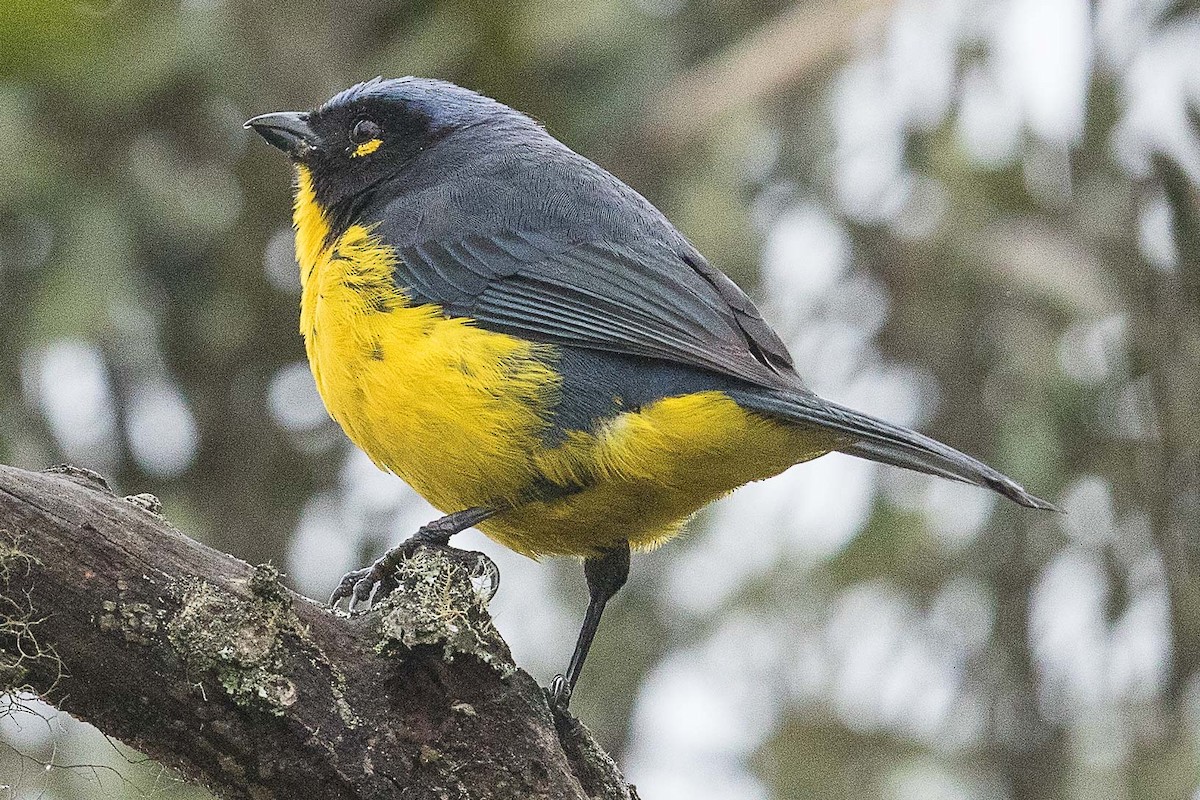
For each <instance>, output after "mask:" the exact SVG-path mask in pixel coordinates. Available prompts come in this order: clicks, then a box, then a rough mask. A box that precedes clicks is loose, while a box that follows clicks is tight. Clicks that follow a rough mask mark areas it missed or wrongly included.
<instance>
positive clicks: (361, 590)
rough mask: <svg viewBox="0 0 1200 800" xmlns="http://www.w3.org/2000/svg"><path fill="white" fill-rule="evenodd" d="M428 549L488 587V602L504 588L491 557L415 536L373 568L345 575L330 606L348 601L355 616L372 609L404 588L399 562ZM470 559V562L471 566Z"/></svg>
mask: <svg viewBox="0 0 1200 800" xmlns="http://www.w3.org/2000/svg"><path fill="white" fill-rule="evenodd" d="M425 547H431V548H434V549H437V550H441V551H442V552H443V553H445V554H446V555H447V556H449V557H450V558H452V559H454V560H456V561H458V562H459V563H460V564H462V565H463V566H464V567H465V568H466V570H467V571H468V572H469V573H470V574H471V578H472V580H473V581H474V580H477V579H482V580H483V581H484V583H485V584H486V587H487V588H486V590H485V593H486V600H485V602H488V601H490V600H491V599H492V597H493V596H494V595H495V594H496V591H497V590H498V589H499V588H500V569H499V567H497V566H496V562H494V561H492V559H491V558H489V557H488V556H487V555H485V554H483V553H479V552H475V551H471V550H460V549H458V548H457V547H451V546H449V545H447V544H441V543H438V542H427V541H422V540H421V539H419V538H416V537H414V538H412V539H409V540H408V541H406V542H404V543H403V544H401V545H400V546H399V547H398V548H396V549H394V550H391V551H389V552H387V553H385V554H384V555H383V556H382V557H380V558H379V559H377V560H376V561H375V562H374V563H373V564H371V566H369V567H363V568H362V569H356V570H354V571H352V572H347V573H346V574H345V575H343V576H342V580H341V581H340V582H339V583H338V585H337V588H336V589H334V590H333V593H332V594H331V595H330V596H329V605H331V606H336V605H337V604H338V603H340V602H341V601H342V600H346V599H347V598H348V599H349V603H347V609H348V610H349V611H350V612H351V613H354V612H355V611H358V610H360V609H362V608H370V607H371V606H372V605H373V604H374V603H376V602H378V601H380V600H382V599H383V598H385V597H387V596H388V595H389V594H391V593H392V592H394V591H396V589H398V588H399V587H400V582H399V581H398V580H397V579H396V569H397V567H398V565H399V563H400V562H401V561H404V560H406V559H409V558H412V557H413V556H415V555H416V554H417V551H418V550H420V549H422V548H425ZM468 559H469V561H470V563H467V561H468Z"/></svg>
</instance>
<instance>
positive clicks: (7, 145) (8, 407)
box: [0, 0, 1200, 800]
mask: <svg viewBox="0 0 1200 800" xmlns="http://www.w3.org/2000/svg"><path fill="white" fill-rule="evenodd" d="M0 10H2V12H3V13H0V142H2V143H3V146H0V176H2V177H3V180H2V181H0V459H2V460H3V461H5V462H7V463H13V464H16V465H19V466H24V467H29V468H40V467H43V466H46V465H48V464H51V463H54V462H57V461H62V460H70V461H74V462H76V463H80V464H83V465H85V466H89V467H93V468H96V469H99V470H101V471H103V472H105V473H106V474H108V475H109V476H110V478H111V479H113V481H114V483H115V484H116V485H117V486H118V487H119V488H121V489H124V490H125V491H127V492H135V491H152V492H154V493H156V494H158V495H159V496H160V497H161V498H162V499H163V501H164V503H165V506H166V513H167V515H168V516H169V517H170V518H171V519H172V520H173V521H174V522H176V523H177V524H178V525H179V526H180V527H181V528H183V529H184V530H186V531H188V532H189V533H190V534H192V535H194V536H197V537H199V538H202V539H204V540H205V541H207V542H209V543H210V544H212V545H214V546H216V547H218V548H221V549H223V550H227V551H229V552H232V553H234V554H236V555H238V556H240V557H242V558H245V559H247V560H249V561H252V562H261V561H267V560H271V561H274V562H276V563H280V564H282V565H285V567H286V568H287V569H289V570H290V571H291V572H292V573H293V576H294V580H295V582H296V585H297V586H298V588H300V589H301V590H303V591H307V592H312V593H318V592H324V591H328V589H329V586H330V583H331V581H332V580H333V578H334V577H335V576H336V574H338V573H339V572H340V570H341V569H343V568H349V567H351V566H357V565H358V563H359V562H361V561H362V560H364V559H365V558H367V557H368V556H369V555H371V554H372V553H374V552H376V551H377V550H378V549H379V548H380V547H382V546H384V545H385V544H386V543H388V542H389V541H390V540H393V539H395V538H398V537H399V536H401V535H403V534H404V533H405V532H406V531H409V530H411V529H412V528H413V527H414V526H415V525H416V524H419V523H420V522H422V521H424V517H425V516H426V515H428V514H429V513H431V512H430V511H429V509H428V508H427V507H426V506H424V505H423V504H421V502H420V501H419V500H417V499H416V498H414V497H413V496H412V495H411V493H407V492H405V490H403V488H402V487H399V486H398V482H397V481H395V480H394V479H389V478H387V477H385V476H380V475H377V474H375V473H374V472H373V468H371V467H370V466H369V465H364V464H363V462H362V459H361V458H359V457H357V456H355V455H354V454H353V453H352V452H351V450H350V448H349V447H348V445H347V443H346V442H345V440H344V439H343V437H342V436H341V434H340V432H338V431H337V430H336V428H335V427H334V426H333V424H332V423H331V422H330V421H329V420H328V419H327V418H326V417H325V416H324V415H323V413H322V412H321V410H320V408H319V406H316V405H315V403H314V396H313V393H312V389H311V381H309V380H308V378H307V373H306V371H305V369H304V367H303V365H302V363H301V362H302V359H303V348H302V343H301V341H300V339H299V335H298V333H297V329H296V327H297V326H296V316H297V311H296V301H297V298H296V294H297V282H296V279H295V275H294V272H293V270H294V265H293V264H292V261H291V252H290V242H289V239H288V232H287V225H288V208H289V204H290V199H289V187H288V176H287V171H286V167H285V165H284V164H283V163H282V161H281V159H280V158H279V157H278V154H277V153H275V152H274V151H270V150H269V148H266V147H265V146H262V145H261V143H259V142H256V141H252V137H251V136H250V135H249V134H248V133H246V132H244V131H243V130H242V129H241V122H242V121H243V120H244V119H246V118H247V117H249V116H251V115H253V114H256V113H260V112H264V111H270V110H282V109H288V108H303V107H307V106H310V105H313V104H315V103H317V102H319V101H320V100H322V99H324V98H325V97H326V96H328V95H329V94H331V93H333V92H334V91H336V90H338V89H341V88H344V87H345V86H346V85H348V84H350V83H352V82H354V81H357V80H361V79H364V78H368V77H371V76H374V75H376V74H384V75H404V74H419V75H428V76H436V77H442V78H447V79H450V80H454V81H456V82H459V83H462V84H464V85H467V86H470V87H472V88H475V89H477V90H479V91H482V92H485V93H487V94H491V95H493V96H496V97H498V98H500V99H502V100H504V101H505V102H507V103H509V104H511V105H514V106H516V107H518V108H521V109H522V110H524V111H526V112H528V113H530V114H532V115H533V116H535V117H537V118H538V119H540V120H542V121H543V122H544V123H545V124H546V125H547V126H548V128H549V129H550V130H551V131H552V132H553V133H554V134H555V135H557V136H559V137H560V138H562V139H563V140H564V141H566V142H567V143H568V144H569V145H571V146H572V147H574V148H575V149H577V150H579V151H580V152H583V153H585V154H587V155H588V156H589V157H591V158H593V159H594V160H596V161H597V162H599V163H600V164H602V165H604V166H606V167H607V168H609V169H610V170H612V171H614V172H615V173H616V174H618V176H620V177H622V178H623V179H625V180H626V181H627V182H629V183H631V184H632V185H633V186H635V187H636V188H638V189H639V190H641V191H642V192H643V193H645V194H646V195H647V196H648V197H649V198H650V199H651V200H652V201H653V202H655V203H656V204H658V205H659V206H660V207H661V208H662V209H663V210H664V211H665V212H666V213H667V214H668V216H670V217H671V218H672V219H673V220H674V221H675V222H676V223H677V224H678V225H679V226H680V227H681V228H682V229H683V230H684V232H685V233H687V234H688V235H689V236H690V237H692V238H693V240H694V241H695V242H696V243H697V245H698V246H699V247H700V249H701V250H702V251H704V252H705V253H706V254H708V256H709V257H710V258H711V260H713V262H714V263H716V264H718V265H719V266H720V267H722V268H723V269H725V270H726V271H727V272H729V273H730V274H731V275H732V276H733V277H734V278H735V279H736V280H738V281H739V282H740V283H741V284H742V285H743V286H745V287H746V288H747V289H749V290H751V291H752V293H753V294H755V295H756V296H757V297H759V298H761V299H762V300H763V307H764V311H765V312H766V313H767V316H768V317H769V318H770V319H771V320H772V322H773V323H775V324H776V325H777V327H778V328H779V329H780V331H781V333H782V334H783V335H784V338H785V339H786V340H787V341H788V342H789V344H790V345H791V346H792V349H793V352H794V353H795V355H796V357H797V363H798V364H799V365H800V370H801V372H802V374H804V375H805V376H806V377H808V378H809V380H810V381H811V383H812V384H813V386H814V388H816V389H817V390H818V391H821V392H822V393H824V394H827V395H828V396H830V397H831V398H833V399H836V400H839V401H843V402H848V403H851V404H854V405H858V406H860V407H864V408H867V409H868V410H872V411H874V412H876V413H879V414H881V415H884V416H887V417H889V418H892V419H895V420H897V421H900V422H906V423H909V424H914V425H919V426H920V427H921V428H922V429H923V430H925V431H927V432H929V433H931V434H933V435H935V436H938V437H939V438H943V439H944V440H946V441H948V442H950V443H952V444H954V445H955V446H958V447H960V448H961V449H963V450H966V451H967V452H970V453H973V454H976V455H979V456H980V457H983V458H984V459H985V460H988V461H989V462H991V463H993V464H995V465H996V466H997V467H999V468H1001V469H1003V470H1005V471H1006V472H1009V473H1010V474H1012V475H1014V476H1016V477H1017V478H1018V479H1019V480H1021V481H1022V482H1024V483H1025V484H1026V485H1027V486H1029V487H1030V488H1032V489H1034V490H1035V491H1037V492H1038V493H1039V494H1042V495H1043V496H1047V497H1049V498H1051V499H1053V500H1055V501H1056V502H1060V503H1061V504H1062V505H1064V507H1065V508H1066V509H1067V511H1068V512H1069V514H1068V515H1067V516H1066V517H1059V516H1056V515H1038V514H1032V513H1029V512H1026V511H1024V510H1022V509H1018V508H1015V507H1009V506H1008V505H1007V504H1001V503H999V502H996V501H993V500H992V499H990V498H989V497H987V496H985V495H983V494H982V493H980V492H976V491H974V490H971V489H967V488H959V487H955V486H950V485H948V484H944V483H937V482H934V481H932V480H929V479H926V478H923V477H912V476H906V475H902V474H899V473H897V472H895V471H889V470H881V469H876V468H873V467H868V466H865V465H861V464H855V463H851V462H850V461H849V460H847V459H842V460H838V459H837V458H836V457H831V458H830V459H823V460H822V461H821V462H818V463H815V464H812V465H805V466H802V467H799V468H797V469H795V470H792V471H790V472H789V473H787V474H786V475H785V476H782V477H780V478H778V479H775V480H773V481H770V482H767V483H765V484H761V485H757V486H754V487H751V488H749V489H747V490H745V491H743V492H740V493H738V494H736V495H735V496H734V497H733V498H731V499H730V500H728V501H725V502H724V503H722V504H719V505H718V506H717V507H714V508H713V509H711V510H709V511H706V512H705V513H703V514H702V515H701V516H700V517H699V518H698V520H697V522H696V523H695V525H694V526H693V528H694V529H695V533H693V534H692V535H691V536H689V537H687V538H685V539H683V540H681V541H678V542H675V543H673V544H671V545H670V546H668V547H666V548H664V549H662V550H660V551H657V552H655V553H652V554H648V555H646V556H643V557H642V558H640V559H639V560H638V561H637V562H636V563H635V567H634V574H633V578H632V580H631V583H630V585H629V587H628V588H627V589H626V591H625V592H624V593H623V594H622V596H621V598H620V599H619V600H618V601H617V602H616V603H615V604H614V605H613V606H612V608H611V611H610V612H609V614H608V615H606V619H605V626H604V628H603V630H602V632H601V636H600V639H599V640H598V642H597V646H596V649H595V651H594V655H593V656H592V660H591V661H590V662H589V667H588V672H587V674H586V675H585V676H584V680H583V682H582V684H581V687H580V693H579V695H578V698H577V700H576V705H575V709H576V711H577V713H579V714H580V716H581V717H582V718H583V719H585V720H586V721H587V722H588V724H589V725H591V726H592V727H593V728H594V729H596V730H598V731H599V732H600V733H601V734H602V736H603V737H604V738H605V739H606V741H607V742H608V743H609V745H610V746H611V748H612V749H613V751H614V752H615V753H616V754H617V755H618V756H619V758H620V759H621V760H622V762H623V763H624V764H626V765H627V767H628V770H629V772H630V773H631V776H632V777H633V779H634V780H635V781H638V782H639V783H640V784H641V786H642V789H643V796H644V797H646V798H647V800H650V799H651V798H658V800H662V799H663V798H673V797H689V798H699V797H734V796H737V797H755V798H757V797H778V798H792V797H823V798H824V797H830V798H837V797H847V798H850V797H854V798H870V797H880V798H910V797H912V798H917V797H919V798H931V797H955V798H960V797H989V798H990V797H1012V798H1014V800H1025V799H1026V798H1057V797H1077V798H1131V800H1132V799H1133V798H1138V799H1140V798H1175V797H1181V796H1188V795H1191V794H1192V793H1193V792H1194V791H1196V788H1197V784H1198V783H1200V775H1198V772H1200V767H1198V766H1197V765H1198V764H1200V748H1198V747H1197V744H1196V739H1195V737H1196V723H1197V716H1196V713H1197V712H1196V708H1197V702H1198V700H1197V698H1198V697H1200V693H1198V687H1200V684H1198V683H1197V675H1198V674H1200V589H1197V587H1198V586H1200V575H1198V571H1200V200H1198V196H1200V192H1198V188H1197V187H1198V185H1200V184H1198V180H1200V143H1198V142H1197V138H1196V137H1197V124H1196V123H1197V113H1196V109H1197V108H1198V107H1200V82H1198V79H1197V76H1200V58H1198V57H1197V55H1196V54H1195V50H1196V48H1195V47H1194V43H1195V41H1197V40H1200V39H1198V38H1197V37H1200V18H1198V13H1200V12H1198V11H1197V10H1196V9H1195V7H1194V6H1192V5H1190V4H1178V3H1176V4H1172V3H1168V2H1149V3H1143V4H1127V3H1121V2H1116V0H1109V1H1108V2H1099V1H1098V2H1095V3H1091V4H1089V3H1086V2H1084V1H1083V0H1045V1H1044V2H1039V0H906V1H905V2H895V3H892V2H885V1H884V0H810V1H809V2H804V0H797V2H794V3H788V2H762V3H750V2H738V0H694V1H693V2H687V1H686V0H581V2H571V3H564V2H561V1H556V0H519V1H518V2H510V3H496V2H478V1H477V0H447V1H445V2H431V1H429V0H425V1H424V2H411V3H394V2H382V0H355V1H354V2H347V3H339V4H318V3H311V2H300V0H292V1H290V2H289V1H284V2H261V3H249V2H233V0H187V2H180V3H151V2H138V1H137V0H131V1H129V2H124V1H121V0H117V1H115V2H106V1H104V0H95V1H94V2H87V1H82V2H72V3H67V4H63V3H51V2H47V0H6V2H5V3H4V6H3V9H0ZM493 552H495V551H494V550H493ZM496 557H497V559H498V560H499V561H500V563H501V567H502V570H503V571H504V574H505V585H504V588H503V589H502V594H501V596H500V597H499V598H498V599H497V601H496V605H495V607H494V608H495V611H496V614H497V622H498V624H499V626H500V627H501V630H502V631H503V632H504V633H505V635H506V636H507V637H508V638H509V639H510V641H511V642H512V643H513V646H514V648H515V650H516V652H517V655H518V657H519V658H520V659H521V660H522V661H523V662H524V663H526V664H527V665H528V666H529V667H530V668H531V669H533V670H534V671H535V673H536V674H538V675H539V677H540V678H541V679H543V680H546V679H548V678H549V677H550V676H551V675H552V674H553V673H554V671H556V670H557V669H559V668H561V665H562V663H563V662H565V659H566V657H567V655H568V654H569V650H570V647H571V640H572V637H573V635H574V628H575V626H576V625H577V622H578V618H579V615H580V614H581V612H582V602H583V600H582V598H583V594H582V582H581V579H580V576H579V575H578V567H577V565H575V564H573V563H566V562H564V563H550V564H542V565H532V564H529V563H526V562H522V561H520V560H517V559H515V558H510V557H506V556H505V555H504V554H503V553H497V555H496ZM41 713H47V710H46V709H44V708H43V709H41ZM3 724H4V727H3V729H2V731H0V732H2V733H3V737H4V741H6V742H8V743H9V744H10V747H9V748H6V750H5V751H4V752H0V797H3V796H4V795H3V792H5V791H8V792H9V793H10V794H12V795H13V796H16V797H22V798H23V797H27V796H29V797H38V796H43V794H42V791H43V789H45V790H47V793H46V794H45V795H44V796H47V797H50V796H54V797H62V798H84V797H87V798H92V797H114V798H123V797H126V796H128V797H142V796H147V795H149V796H153V797H201V796H203V794H202V793H201V792H200V791H199V790H194V789H191V788H188V787H183V786H180V785H179V784H178V783H177V782H176V781H175V779H173V778H172V777H171V776H170V775H169V774H168V773H165V772H163V771H162V770H161V769H160V768H158V767H156V766H154V765H151V764H144V763H140V758H139V757H138V756H137V755H136V754H131V753H128V752H126V751H124V750H123V749H120V748H117V747H116V746H115V745H110V744H109V743H107V742H105V741H104V740H103V739H102V738H100V737H99V735H98V734H96V733H95V732H94V731H93V732H89V731H88V729H86V728H85V727H84V726H81V725H78V724H75V723H72V722H70V721H69V720H66V719H64V718H63V716H61V715H60V716H57V717H53V718H52V719H51V720H50V722H49V723H45V722H41V721H39V720H38V719H37V717H35V716H31V715H29V714H19V713H18V714H13V715H9V716H8V717H6V719H5V722H4V723H3ZM135 762H139V763H135ZM42 764H54V765H57V766H56V767H53V768H51V769H49V770H44V769H43V768H42V766H41V765H42ZM79 765H100V766H95V767H90V766H79Z"/></svg>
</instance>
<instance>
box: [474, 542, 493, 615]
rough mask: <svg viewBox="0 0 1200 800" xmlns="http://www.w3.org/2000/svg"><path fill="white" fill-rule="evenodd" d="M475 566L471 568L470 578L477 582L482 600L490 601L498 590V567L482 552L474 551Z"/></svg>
mask: <svg viewBox="0 0 1200 800" xmlns="http://www.w3.org/2000/svg"><path fill="white" fill-rule="evenodd" d="M475 555H476V559H475V566H474V567H473V568H472V569H471V580H472V582H477V589H478V591H479V593H480V595H482V596H483V602H484V603H485V604H486V603H490V602H491V601H492V598H493V597H495V596H496V592H498V591H499V590H500V568H499V567H497V566H496V562H495V561H492V559H491V558H489V557H488V556H487V555H485V554H484V553H475Z"/></svg>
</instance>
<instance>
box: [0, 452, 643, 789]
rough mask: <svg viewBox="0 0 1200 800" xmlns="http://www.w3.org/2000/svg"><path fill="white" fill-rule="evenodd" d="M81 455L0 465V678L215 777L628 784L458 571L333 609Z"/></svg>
mask: <svg viewBox="0 0 1200 800" xmlns="http://www.w3.org/2000/svg"><path fill="white" fill-rule="evenodd" d="M157 512H158V507H157V503H156V501H154V499H153V498H152V497H150V496H148V495H137V496H134V497H129V498H124V499H122V498H119V497H116V496H114V495H113V494H112V492H111V491H109V488H108V486H107V484H106V483H105V482H104V480H103V479H102V478H101V477H100V476H98V475H95V474H94V473H91V472H88V471H86V470H80V469H76V468H70V467H59V468H55V469H53V470H50V471H48V472H45V473H34V472H27V471H24V470H19V469H15V468H12V467H6V466H0V691H12V690H20V689H24V690H32V691H35V692H37V693H38V694H40V695H42V696H43V697H45V698H46V699H47V700H49V701H50V702H52V703H55V704H56V705H58V706H59V708H61V709H62V710H64V711H66V712H69V713H70V714H72V715H74V716H76V717H79V718H81V719H85V720H87V721H88V722H91V723H92V724H94V725H95V726H96V727H98V728H100V729H101V730H103V731H105V732H106V733H108V734H110V735H112V736H114V737H116V738H118V739H121V740H122V741H124V742H126V743H128V744H130V745H132V746H133V747H136V748H138V749H139V750H142V751H143V752H145V753H147V754H148V755H151V756H153V757H154V758H156V759H158V760H160V761H162V762H163V763H165V764H168V765H170V766H172V767H174V768H176V769H178V770H179V771H180V772H181V773H182V774H183V775H184V776H185V777H186V778H188V779H190V780H194V781H196V782H197V783H200V784H203V785H205V786H207V787H208V788H209V789H211V790H212V791H213V792H215V793H216V794H217V795H219V796H221V797H226V798H252V799H253V800H268V798H280V800H292V799H293V798H297V797H320V798H328V799H329V800H333V799H334V798H480V799H481V800H482V799H485V798H486V799H488V800H491V799H492V798H495V799H496V800H500V799H501V798H521V799H522V800H527V799H528V798H581V799H582V798H603V799H604V800H618V799H620V800H636V792H634V790H633V789H632V787H629V786H627V785H626V783H625V781H624V780H623V778H622V777H621V775H620V773H619V772H618V771H617V769H616V767H615V766H614V764H613V762H612V760H611V759H609V758H608V756H606V755H605V754H604V753H603V751H602V750H601V749H600V748H599V747H598V746H597V745H596V743H595V742H594V741H593V740H592V739H591V737H590V735H589V734H588V733H587V731H586V730H585V729H584V728H583V727H582V726H581V725H579V723H578V722H577V721H575V720H574V719H572V718H569V717H562V716H559V717H555V716H554V715H552V714H551V712H550V709H549V707H548V705H547V703H546V699H545V695H544V693H543V692H542V690H541V689H540V688H539V687H538V685H537V684H536V683H535V682H534V680H533V679H532V678H530V676H529V675H527V674H526V673H525V672H523V671H521V670H520V669H518V668H517V667H516V666H515V665H514V664H513V662H512V657H511V655H510V654H509V651H508V648H507V646H506V645H505V644H504V642H503V640H502V639H501V638H500V636H499V635H498V634H497V633H496V630H495V628H494V627H493V626H492V623H491V618H490V617H489V616H488V614H487V609H486V607H485V604H484V602H483V600H482V599H481V598H480V597H479V595H478V593H477V592H476V590H475V587H474V585H473V584H472V582H471V578H470V576H469V575H468V574H467V572H466V570H465V569H464V568H463V567H461V566H459V565H458V564H456V563H455V562H453V561H451V560H449V559H446V558H444V557H441V556H438V555H437V554H434V553H430V554H428V555H427V556H425V555H423V556H421V557H419V558H416V559H413V560H411V561H409V562H407V564H406V566H405V568H404V573H403V574H402V576H401V579H402V580H401V583H402V590H401V591H400V592H398V593H397V594H396V596H395V600H389V601H388V602H387V603H385V604H384V606H383V608H381V609H379V610H377V611H373V612H371V613H369V614H365V615H361V616H357V617H354V618H347V617H346V616H345V615H338V614H335V613H333V612H331V611H330V610H328V609H327V608H325V607H323V606H321V605H318V604H316V603H313V602H312V601H310V600H307V599H306V598H303V597H301V596H299V595H297V594H295V593H294V592H292V591H290V590H288V589H287V588H286V587H284V586H283V585H282V584H280V583H279V581H278V576H277V574H276V572H275V570H274V569H273V568H271V567H268V566H259V567H251V566H250V565H248V564H246V563H244V562H242V561H238V560H237V559H235V558H233V557H231V556H228V555H225V554H222V553H219V552H217V551H215V550H212V549H211V548H208V547H205V546H204V545H202V544H199V543H197V542H195V541H193V540H191V539H189V538H188V537H186V536H184V535H183V534H182V533H180V532H179V531H178V530H176V529H175V528H173V527H172V526H171V525H170V524H169V523H168V522H167V521H166V520H164V519H163V518H162V517H161V516H159V515H158V513H157Z"/></svg>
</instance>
